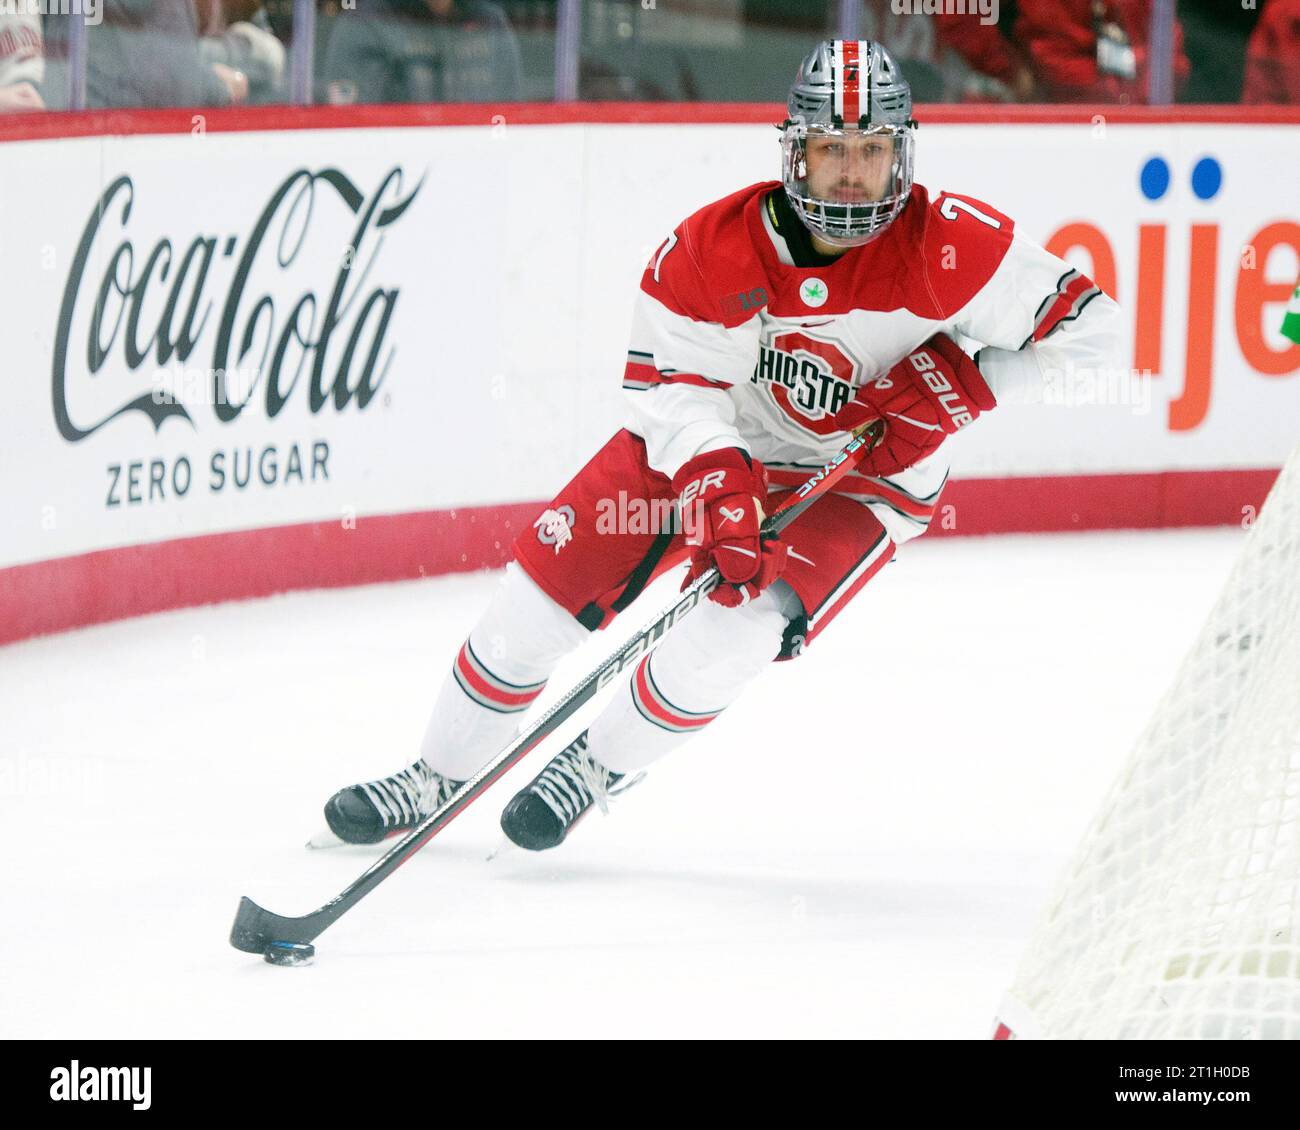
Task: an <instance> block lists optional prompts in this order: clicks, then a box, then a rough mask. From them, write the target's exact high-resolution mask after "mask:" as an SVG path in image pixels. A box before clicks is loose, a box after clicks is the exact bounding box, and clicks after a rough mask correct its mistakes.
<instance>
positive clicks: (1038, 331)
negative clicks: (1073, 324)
mask: <svg viewBox="0 0 1300 1130" xmlns="http://www.w3.org/2000/svg"><path fill="white" fill-rule="evenodd" d="M1096 289H1097V284H1096V283H1094V282H1093V281H1092V279H1090V278H1088V276H1087V275H1075V276H1074V278H1073V279H1071V280H1070V282H1068V283H1066V284H1065V286H1064V288H1063V289H1062V290H1061V291H1060V293H1059V294H1058V295H1057V296H1056V300H1055V301H1054V302H1052V303H1051V305H1050V306H1048V307H1047V309H1046V310H1045V311H1044V313H1043V314H1042V316H1041V317H1040V318H1039V319H1038V324H1037V325H1036V326H1035V327H1034V332H1033V335H1032V337H1031V338H1030V340H1031V341H1042V340H1043V338H1045V337H1047V335H1048V334H1050V333H1051V332H1052V331H1053V330H1054V329H1056V327H1057V326H1059V325H1060V324H1061V321H1062V319H1064V318H1068V317H1069V316H1070V315H1071V314H1076V313H1078V310H1077V309H1076V305H1077V303H1078V302H1079V300H1080V299H1081V298H1083V297H1084V296H1085V295H1086V294H1087V293H1088V291H1090V290H1096Z"/></svg>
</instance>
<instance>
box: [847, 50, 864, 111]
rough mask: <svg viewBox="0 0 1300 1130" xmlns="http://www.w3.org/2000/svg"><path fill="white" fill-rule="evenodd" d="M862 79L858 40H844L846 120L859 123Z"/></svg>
mask: <svg viewBox="0 0 1300 1130" xmlns="http://www.w3.org/2000/svg"><path fill="white" fill-rule="evenodd" d="M859 82H860V80H859V79H858V41H857V40H856V39H846V40H845V41H844V122H845V124H846V125H849V124H852V125H855V126H856V125H857V124H858V118H860V117H861V116H862V110H861V92H860V85H859Z"/></svg>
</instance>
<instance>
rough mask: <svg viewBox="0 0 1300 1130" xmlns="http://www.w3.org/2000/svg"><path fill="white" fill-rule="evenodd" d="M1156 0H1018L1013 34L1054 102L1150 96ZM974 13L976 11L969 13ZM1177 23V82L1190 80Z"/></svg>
mask: <svg viewBox="0 0 1300 1130" xmlns="http://www.w3.org/2000/svg"><path fill="white" fill-rule="evenodd" d="M1152 4H1153V0H1019V3H1018V5H1017V9H1018V10H1017V13H1016V18H1015V23H1014V25H1013V37H1014V39H1015V40H1016V42H1017V43H1018V44H1019V45H1020V47H1021V48H1022V49H1023V50H1024V51H1025V53H1026V54H1027V56H1028V57H1029V60H1030V64H1031V66H1032V67H1033V71H1034V78H1035V80H1036V81H1037V84H1038V88H1039V90H1040V91H1041V92H1042V94H1043V96H1044V97H1046V98H1047V99H1049V100H1051V101H1054V102H1145V101H1146V99H1147V77H1148V42H1149V39H1150V29H1151V7H1152ZM965 18H967V19H971V18H973V17H965ZM1190 69H1191V68H1190V64H1189V63H1188V61H1187V56H1186V55H1185V54H1184V53H1183V30H1182V26H1181V25H1180V24H1179V23H1178V22H1177V21H1176V20H1175V23H1174V81H1175V86H1177V85H1178V84H1180V83H1183V82H1185V81H1186V80H1187V76H1188V74H1189V72H1190Z"/></svg>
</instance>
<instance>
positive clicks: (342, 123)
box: [0, 102, 1300, 142]
mask: <svg viewBox="0 0 1300 1130" xmlns="http://www.w3.org/2000/svg"><path fill="white" fill-rule="evenodd" d="M785 116H786V110H785V107H784V106H782V105H780V104H779V103H775V102H773V103H763V102H510V103H504V102H499V103H481V104H474V105H467V104H461V105H440V104H416V105H401V106H244V107H233V108H232V107H228V108H217V107H211V106H200V107H196V108H190V109H186V108H181V109H163V110H87V111H81V112H77V113H66V112H64V113H58V112H49V111H40V112H37V113H32V114H0V142H3V141H41V140H48V139H52V138H60V137H97V136H100V135H111V136H119V137H120V136H127V135H132V134H188V133H192V132H193V131H194V130H195V129H197V128H198V123H199V122H200V121H201V123H202V128H203V129H204V130H205V131H207V132H209V133H246V132H250V131H278V130H312V129H404V128H427V127H430V126H494V125H506V126H541V125H578V124H581V125H774V124H776V123H778V122H781V121H782V120H784V118H785ZM1098 117H1100V118H1104V119H1105V121H1106V123H1107V124H1108V125H1234V126H1236V125H1257V126H1269V125H1300V106H1109V105H1074V106H1038V105H1033V106H1030V105H1026V106H1004V105H982V104H981V105H970V106H947V105H939V104H928V105H918V106H917V108H916V118H917V120H918V121H919V122H920V123H921V124H922V125H923V126H924V125H1079V126H1092V125H1094V124H1095V122H1096V119H1097V118H1098Z"/></svg>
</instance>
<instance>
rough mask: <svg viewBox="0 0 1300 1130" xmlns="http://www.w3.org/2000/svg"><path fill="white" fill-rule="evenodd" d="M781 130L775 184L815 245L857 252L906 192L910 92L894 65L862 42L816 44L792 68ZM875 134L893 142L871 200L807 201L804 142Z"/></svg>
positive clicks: (911, 126)
mask: <svg viewBox="0 0 1300 1130" xmlns="http://www.w3.org/2000/svg"><path fill="white" fill-rule="evenodd" d="M787 110H788V113H789V117H788V118H787V119H786V121H785V123H784V125H783V126H782V127H781V150H782V182H783V183H784V185H785V191H786V194H787V196H789V198H790V203H791V204H792V205H793V206H794V209H795V211H796V212H797V213H798V214H799V217H800V219H801V220H802V221H803V222H804V224H805V225H806V226H807V227H808V228H809V229H810V230H811V231H812V232H813V234H815V235H816V236H818V238H820V239H821V240H822V241H823V242H825V243H829V244H830V245H832V246H835V247H858V246H860V245H861V244H864V243H868V242H870V241H871V240H872V239H875V238H876V237H877V236H878V235H880V234H881V233H882V232H883V231H884V230H885V229H886V228H887V227H888V226H889V225H890V224H891V223H893V221H894V219H895V218H896V217H897V216H898V214H899V213H900V212H902V210H903V208H904V207H906V205H907V199H908V196H909V194H910V193H911V190H912V155H913V145H914V137H915V132H914V131H915V129H916V122H914V121H913V120H912V89H911V87H910V86H909V85H908V83H907V80H906V79H905V78H904V77H903V74H902V72H901V71H900V70H899V68H898V64H897V63H896V62H895V61H894V58H893V56H892V55H890V53H889V52H888V51H886V50H885V48H883V47H882V46H880V44H878V43H873V42H871V41H870V40H842V39H835V40H830V41H828V42H824V43H819V44H818V45H817V46H816V47H815V48H814V49H813V51H812V53H811V54H809V55H808V57H807V58H805V59H804V60H803V62H802V63H801V64H800V65H799V71H798V73H797V74H796V75H795V80H794V84H793V85H792V86H791V88H790V97H789V100H788V102H787ZM863 134H878V135H884V136H888V137H890V138H892V140H893V147H894V153H893V167H892V170H891V175H890V177H889V180H888V183H886V184H885V185H884V186H883V191H882V192H880V194H879V195H874V194H873V195H871V196H868V195H866V194H864V198H863V199H862V200H860V201H859V200H833V199H825V198H818V197H816V196H814V195H813V194H812V193H811V191H810V190H809V187H808V138H809V137H810V136H819V135H840V136H842V137H844V138H845V139H846V142H847V144H849V145H852V144H853V142H852V141H851V140H850V139H852V138H860V137H861V136H862V135H863Z"/></svg>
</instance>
